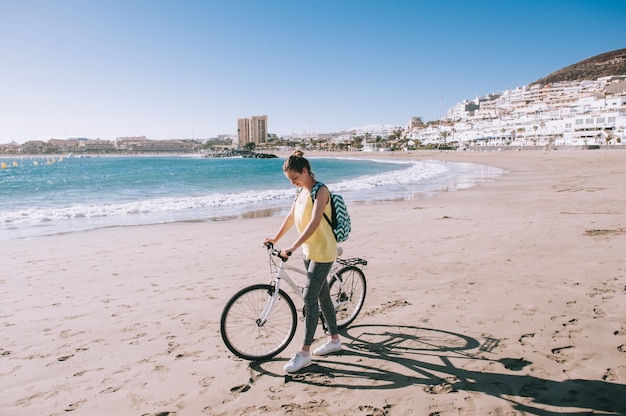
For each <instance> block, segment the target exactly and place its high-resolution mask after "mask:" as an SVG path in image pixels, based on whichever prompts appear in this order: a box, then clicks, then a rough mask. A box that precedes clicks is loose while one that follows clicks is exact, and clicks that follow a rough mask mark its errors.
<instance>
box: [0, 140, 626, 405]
mask: <svg viewBox="0 0 626 416" xmlns="http://www.w3.org/2000/svg"><path fill="white" fill-rule="evenodd" d="M384 157H391V158H395V157H398V158H399V157H403V158H408V157H410V158H423V159H441V160H451V161H467V162H476V163H482V164H486V165H491V166H496V167H500V168H504V169H506V171H507V173H506V174H505V175H504V176H502V177H500V178H498V179H497V180H495V181H492V182H486V183H481V184H479V185H478V186H476V187H473V188H471V189H467V190H462V191H456V192H441V193H438V194H437V195H436V196H434V197H432V198H423V199H419V198H418V199H414V200H410V201H394V202H386V203H378V204H372V205H353V206H351V207H350V211H351V215H352V222H353V231H352V234H351V236H350V240H349V241H348V242H346V243H343V244H342V246H343V248H344V256H343V257H362V258H365V259H367V260H368V262H369V264H368V266H366V267H365V274H366V276H367V279H368V285H369V286H368V294H367V299H366V302H365V306H364V308H363V310H362V312H361V315H360V316H359V317H358V318H357V320H356V321H355V322H354V324H353V325H352V326H351V327H349V328H348V329H347V330H346V331H345V332H344V333H342V339H343V343H344V349H343V352H341V353H339V354H336V355H331V356H327V357H321V358H316V359H314V362H313V365H311V366H309V367H307V368H305V369H304V370H302V371H301V372H299V373H296V374H293V375H286V374H285V373H284V372H283V370H282V367H283V365H284V364H285V362H286V360H287V359H288V358H289V355H290V354H292V353H293V352H295V350H296V349H297V348H298V346H299V343H300V340H301V337H302V327H303V324H302V322H300V323H299V327H298V332H297V333H296V338H295V339H294V341H293V342H292V344H291V345H290V346H289V347H288V349H287V350H286V351H285V352H283V353H282V354H280V355H279V356H278V357H276V359H275V360H272V361H269V362H263V363H250V362H247V361H243V360H240V359H236V358H235V357H234V356H233V355H232V354H231V353H230V352H229V351H228V350H227V349H226V348H225V346H224V344H223V343H222V340H221V338H220V334H219V318H220V313H221V310H222V308H223V306H224V304H225V303H226V301H227V300H228V299H229V298H230V296H232V295H233V294H234V293H235V292H236V291H237V290H238V289H240V288H243V287H244V286H246V285H249V284H253V283H264V282H268V281H269V279H270V275H269V268H268V260H267V254H266V252H265V250H264V249H262V248H260V247H259V243H260V242H261V241H262V240H263V238H264V237H266V236H269V235H271V234H272V233H273V232H274V231H275V230H276V229H277V227H278V226H279V224H280V222H281V221H282V218H280V217H262V218H246V219H243V220H234V221H233V220H231V221H221V222H195V223H176V224H167V225H154V226H138V227H120V228H109V229H100V230H93V231H88V232H81V233H72V234H65V235H57V236H49V237H41V238H35V239H29V240H18V241H9V242H1V243H0V250H1V252H2V257H1V260H0V261H1V266H2V267H1V270H2V275H1V276H0V296H1V297H2V302H1V304H0V328H1V329H0V330H1V333H0V391H1V392H2V394H1V395H0V414H2V415H3V416H22V415H29V416H32V415H38V416H39V415H66V414H72V415H111V414H114V415H137V416H140V415H160V416H165V415H169V416H173V415H177V416H183V415H184V416H191V415H259V414H279V415H409V414H415V415H430V416H435V415H437V416H444V415H586V414H598V415H600V414H602V415H624V414H626V399H624V397H625V396H626V318H625V317H624V305H625V304H626V303H625V302H626V271H625V269H626V262H625V261H624V259H625V258H626V253H625V251H626V163H625V162H626V151H620V150H613V151H605V150H552V151H548V152H544V151H523V152H514V151H507V152H458V153H437V152H430V153H426V152H424V153H418V152H416V153H413V154H407V153H402V154H389V155H385V156H384ZM320 179H323V178H320ZM285 238H291V237H285ZM296 256H297V257H298V259H297V260H295V261H299V257H300V253H297V254H296ZM297 305H298V306H301V303H297ZM323 338H324V336H323V334H322V331H321V327H318V332H317V334H316V342H315V344H314V346H316V345H318V344H319V343H320V342H322V341H323Z"/></svg>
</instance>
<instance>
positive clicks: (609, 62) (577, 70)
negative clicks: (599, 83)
mask: <svg viewBox="0 0 626 416" xmlns="http://www.w3.org/2000/svg"><path fill="white" fill-rule="evenodd" d="M610 75H626V49H618V50H616V51H613V52H606V53H603V54H600V55H596V56H593V57H591V58H587V59H585V60H583V61H580V62H578V63H575V64H573V65H570V66H568V67H565V68H563V69H559V70H558V71H556V72H553V73H551V74H550V75H548V76H546V77H544V78H541V79H538V80H537V81H535V82H533V83H532V84H530V85H535V84H541V85H545V84H551V83H554V82H561V81H583V80H595V79H597V78H601V77H606V76H610Z"/></svg>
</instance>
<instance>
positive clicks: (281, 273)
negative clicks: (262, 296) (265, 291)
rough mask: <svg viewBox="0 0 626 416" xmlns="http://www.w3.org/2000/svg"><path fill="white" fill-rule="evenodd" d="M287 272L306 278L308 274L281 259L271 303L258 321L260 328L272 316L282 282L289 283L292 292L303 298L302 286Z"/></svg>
mask: <svg viewBox="0 0 626 416" xmlns="http://www.w3.org/2000/svg"><path fill="white" fill-rule="evenodd" d="M286 270H291V271H294V272H296V273H299V274H302V275H305V276H306V273H307V272H306V271H305V270H304V269H300V268H298V267H296V266H292V265H291V264H287V262H286V261H285V260H283V259H281V261H280V264H279V265H278V271H277V272H276V277H274V293H272V296H271V297H270V299H269V301H268V302H267V305H265V308H264V309H263V312H261V315H260V316H259V319H258V320H257V324H258V325H259V326H263V325H264V324H265V322H266V321H267V317H268V316H269V315H270V313H271V312H272V309H273V308H274V304H275V303H276V299H278V294H279V291H280V281H281V280H284V281H285V282H287V284H288V285H289V287H291V289H292V291H293V292H294V293H295V294H296V295H298V296H299V297H300V298H302V290H303V288H302V287H301V286H298V285H296V283H295V282H294V281H293V280H291V277H289V275H288V274H287V272H286Z"/></svg>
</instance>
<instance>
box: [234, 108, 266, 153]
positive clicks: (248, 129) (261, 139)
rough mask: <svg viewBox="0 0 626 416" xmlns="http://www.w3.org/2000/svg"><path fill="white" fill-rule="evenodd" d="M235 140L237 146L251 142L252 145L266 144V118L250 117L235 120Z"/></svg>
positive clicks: (264, 116)
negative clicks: (237, 140)
mask: <svg viewBox="0 0 626 416" xmlns="http://www.w3.org/2000/svg"><path fill="white" fill-rule="evenodd" d="M237 138H238V139H239V146H244V145H245V144H246V143H250V142H253V143H254V144H260V143H266V142H267V116H266V115H263V116H252V117H249V118H240V119H238V120H237Z"/></svg>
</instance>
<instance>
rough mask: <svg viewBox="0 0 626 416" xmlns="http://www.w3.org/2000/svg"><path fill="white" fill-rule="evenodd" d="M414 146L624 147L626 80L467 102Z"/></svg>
mask: <svg viewBox="0 0 626 416" xmlns="http://www.w3.org/2000/svg"><path fill="white" fill-rule="evenodd" d="M405 132H406V136H407V138H408V139H411V140H414V141H415V140H419V141H420V142H421V143H422V144H425V145H428V144H440V143H442V141H445V142H447V143H458V144H459V146H462V147H471V146H545V145H573V146H576V145H589V144H598V145H601V144H612V145H618V144H619V145H626V75H622V76H612V77H604V78H599V79H597V80H595V81H573V82H560V83H554V84H548V85H533V86H524V87H519V88H515V89H513V90H507V91H504V92H503V93H494V94H490V95H488V96H486V97H483V98H476V99H475V100H472V101H467V100H466V101H463V102H461V103H458V104H457V105H455V106H454V107H452V108H451V109H450V110H448V112H447V114H446V117H445V119H444V120H442V122H441V123H440V125H430V126H427V127H424V126H416V125H415V124H414V123H411V122H410V123H409V125H408V126H407V127H406V129H405Z"/></svg>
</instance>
